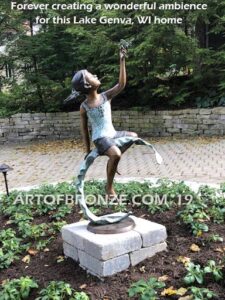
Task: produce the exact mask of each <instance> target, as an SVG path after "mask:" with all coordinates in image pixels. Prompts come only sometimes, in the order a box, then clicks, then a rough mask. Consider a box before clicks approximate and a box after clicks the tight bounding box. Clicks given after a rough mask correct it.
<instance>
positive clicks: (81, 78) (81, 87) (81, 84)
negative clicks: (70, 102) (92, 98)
mask: <svg viewBox="0 0 225 300" xmlns="http://www.w3.org/2000/svg"><path fill="white" fill-rule="evenodd" d="M86 71H87V70H80V71H78V72H76V73H75V75H74V76H73V79H72V87H73V90H75V91H77V92H79V93H81V94H85V95H86V94H88V92H89V91H90V89H91V85H90V84H89V83H88V82H86V80H85V72H86Z"/></svg>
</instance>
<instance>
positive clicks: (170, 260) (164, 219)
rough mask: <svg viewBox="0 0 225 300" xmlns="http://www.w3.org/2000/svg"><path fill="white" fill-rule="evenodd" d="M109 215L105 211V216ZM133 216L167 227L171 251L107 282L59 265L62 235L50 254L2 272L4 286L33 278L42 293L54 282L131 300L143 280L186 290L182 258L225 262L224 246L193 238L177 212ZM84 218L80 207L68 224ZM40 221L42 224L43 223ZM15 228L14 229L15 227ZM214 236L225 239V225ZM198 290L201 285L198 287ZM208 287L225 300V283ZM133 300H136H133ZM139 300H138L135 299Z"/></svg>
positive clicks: (67, 263) (107, 299) (0, 221)
mask: <svg viewBox="0 0 225 300" xmlns="http://www.w3.org/2000/svg"><path fill="white" fill-rule="evenodd" d="M105 212H106V211H104V213H105ZM133 212H134V214H135V215H136V216H138V217H143V218H145V219H148V220H151V221H154V222H158V223H160V224H162V225H165V226H166V228H167V232H168V240H167V242H168V251H167V252H162V253H159V254H157V255H155V256H154V257H152V258H149V259H146V260H145V261H144V262H142V263H140V264H139V265H137V266H135V267H130V268H129V269H128V270H126V271H124V272H121V273H119V274H116V275H114V276H112V277H110V278H106V279H105V280H104V281H101V280H99V279H98V278H95V277H93V276H92V275H88V274H86V272H85V271H84V270H82V269H81V268H80V267H79V265H78V264H77V263H75V262H74V261H73V260H71V259H69V258H68V259H65V260H63V261H62V262H57V258H58V257H59V256H62V255H63V252H62V239H61V237H60V234H58V237H57V238H56V239H55V240H54V241H53V242H51V243H50V244H49V245H48V249H49V251H48V252H43V251H41V252H39V253H38V254H37V255H35V256H32V257H31V261H30V263H29V264H26V263H24V262H22V260H21V259H22V258H23V256H21V259H20V260H18V261H15V262H14V263H13V264H12V265H11V266H10V267H9V268H8V269H4V270H1V271H0V283H1V282H2V281H3V280H5V279H13V278H19V277H21V276H31V277H32V278H34V279H35V280H36V281H38V284H39V290H40V289H41V288H43V287H44V286H46V285H47V283H48V282H49V281H51V280H57V281H61V280H63V281H65V282H67V283H70V284H71V286H72V287H73V288H74V289H75V290H78V291H81V290H83V291H85V292H86V293H87V294H88V295H89V296H90V298H91V299H94V300H95V299H96V300H101V299H104V300H119V299H123V300H125V299H130V298H129V297H128V293H127V290H128V288H129V287H130V286H131V284H132V283H134V282H136V281H138V280H140V279H145V280H147V279H149V277H152V276H153V277H156V278H158V277H160V276H163V275H167V276H168V280H167V281H166V282H165V283H166V286H167V287H170V286H174V288H180V287H185V284H184V282H183V277H184V276H185V274H186V270H185V268H184V266H183V264H182V263H180V262H178V261H177V258H178V257H179V256H186V257H189V258H191V260H192V261H193V262H194V263H199V264H205V263H206V262H207V261H208V260H210V259H213V260H215V261H217V262H218V261H220V260H222V259H224V255H225V253H222V251H219V250H218V249H223V248H224V245H223V244H221V243H219V242H210V243H209V242H203V241H202V240H201V238H196V237H194V236H192V234H191V232H190V231H188V228H187V226H186V225H184V224H183V223H181V222H180V219H178V217H177V211H176V210H175V209H173V210H169V211H166V212H160V213H156V214H154V215H150V214H149V213H148V212H147V211H146V210H144V209H143V208H136V209H133ZM80 218H81V214H80V213H79V210H78V208H77V207H75V208H74V211H73V213H72V214H70V215H68V216H67V217H66V218H65V221H67V223H72V222H77V221H79V220H80ZM39 219H40V221H39ZM7 220H8V219H7V218H5V217H4V216H0V228H1V229H5V228H8V227H9V226H8V225H6V222H7ZM42 222H49V220H48V217H44V219H43V217H40V218H37V219H35V223H37V224H38V223H42ZM11 227H12V226H11ZM210 232H211V233H217V234H219V235H220V236H221V237H223V238H224V239H225V228H224V224H221V225H217V224H212V225H211V227H210ZM193 243H194V244H197V245H198V246H199V247H200V251H199V252H192V251H191V250H190V247H191V245H192V244H193ZM196 286H198V285H196ZM204 287H207V288H209V289H211V290H213V291H214V292H215V293H216V294H217V295H218V299H220V300H223V299H225V281H224V280H223V282H222V283H221V282H219V283H215V282H210V281H209V280H208V281H207V279H206V282H205V283H204ZM36 295H37V292H36V291H33V292H32V294H31V296H30V297H29V299H31V300H32V299H35V297H36ZM132 299H133V298H132ZM134 299H135V298H134ZM159 299H164V300H166V299H178V297H177V296H176V297H175V298H173V297H171V296H170V297H167V296H164V297H163V296H161V297H160V298H159Z"/></svg>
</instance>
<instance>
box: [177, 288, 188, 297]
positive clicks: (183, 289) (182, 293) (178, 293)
mask: <svg viewBox="0 0 225 300" xmlns="http://www.w3.org/2000/svg"><path fill="white" fill-rule="evenodd" d="M187 291H188V290H187V289H185V288H182V287H181V288H179V289H178V290H177V295H178V296H184V295H185V294H186V293H187Z"/></svg>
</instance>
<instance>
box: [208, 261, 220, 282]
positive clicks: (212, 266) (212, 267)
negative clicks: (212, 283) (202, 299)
mask: <svg viewBox="0 0 225 300" xmlns="http://www.w3.org/2000/svg"><path fill="white" fill-rule="evenodd" d="M204 273H210V274H212V276H213V278H214V279H215V280H216V281H219V280H221V279H223V272H222V267H221V266H217V265H216V262H215V261H214V260H209V261H208V263H207V266H205V268H204Z"/></svg>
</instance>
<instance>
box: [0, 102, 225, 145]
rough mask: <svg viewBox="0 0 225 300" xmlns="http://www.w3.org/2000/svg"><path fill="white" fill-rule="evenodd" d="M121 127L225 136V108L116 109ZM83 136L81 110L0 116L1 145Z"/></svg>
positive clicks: (154, 133) (145, 133) (116, 121)
mask: <svg viewBox="0 0 225 300" xmlns="http://www.w3.org/2000/svg"><path fill="white" fill-rule="evenodd" d="M113 123H114V126H115V128H116V129H117V130H131V131H135V132H137V133H138V134H140V135H142V136H174V135H176V136H178V135H179V136H196V135H201V136H213V135H220V136H221V135H225V107H216V108H213V109H184V110H175V111H145V112H137V111H114V112H113ZM79 137H80V115H79V112H70V113H34V114H30V113H24V114H16V115H13V116H11V117H10V118H4V119H3V118H0V144H4V143H6V142H23V141H32V140H55V139H66V138H79Z"/></svg>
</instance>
